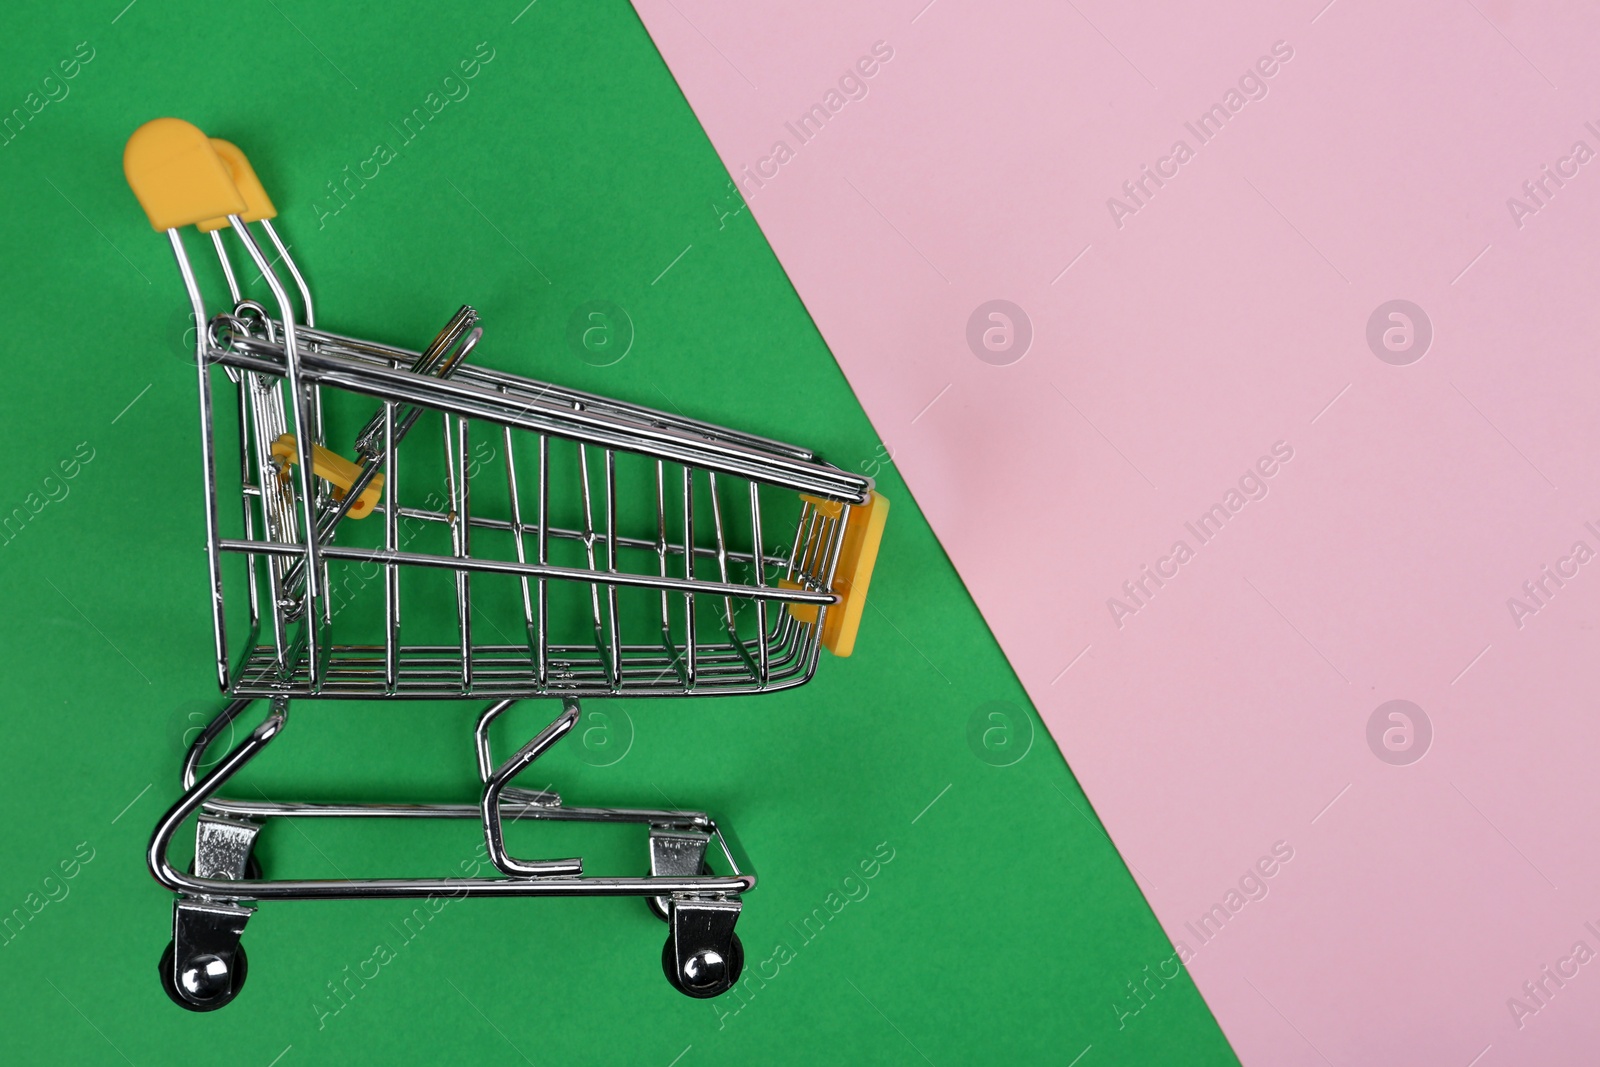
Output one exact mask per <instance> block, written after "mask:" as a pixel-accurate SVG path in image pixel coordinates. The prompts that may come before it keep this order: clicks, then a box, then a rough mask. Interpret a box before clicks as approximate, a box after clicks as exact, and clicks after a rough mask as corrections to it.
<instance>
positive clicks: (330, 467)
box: [272, 433, 383, 519]
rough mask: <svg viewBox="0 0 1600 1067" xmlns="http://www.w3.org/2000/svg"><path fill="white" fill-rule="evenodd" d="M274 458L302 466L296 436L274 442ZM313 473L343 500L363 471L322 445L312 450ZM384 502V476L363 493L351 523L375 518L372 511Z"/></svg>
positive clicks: (353, 508)
mask: <svg viewBox="0 0 1600 1067" xmlns="http://www.w3.org/2000/svg"><path fill="white" fill-rule="evenodd" d="M272 454H273V455H274V456H276V457H278V458H279V459H282V460H286V461H288V462H289V463H291V464H294V463H298V462H300V450H299V447H298V446H297V445H296V443H295V439H294V434H292V433H286V434H284V435H283V436H282V437H280V438H278V439H277V440H276V441H274V442H272ZM311 473H313V474H315V475H316V476H317V477H318V478H321V479H322V480H323V481H325V482H331V483H332V484H333V486H334V491H333V498H334V499H335V500H343V499H344V495H345V493H347V492H349V491H350V487H351V486H352V485H355V484H356V479H357V478H359V477H361V467H360V465H359V464H356V463H352V462H350V461H349V460H348V459H345V458H344V457H343V456H341V455H339V453H337V452H330V451H328V450H327V449H326V448H323V447H322V446H321V445H312V446H311ZM382 499H383V475H381V474H374V475H373V476H372V481H371V482H369V483H367V487H366V488H365V489H363V490H362V491H361V496H360V497H359V498H357V500H356V502H355V503H354V504H351V505H350V510H349V511H348V512H346V514H348V515H349V516H350V518H352V519H364V518H366V517H367V516H368V515H371V514H372V509H373V508H374V507H376V506H377V504H378V501H380V500H382Z"/></svg>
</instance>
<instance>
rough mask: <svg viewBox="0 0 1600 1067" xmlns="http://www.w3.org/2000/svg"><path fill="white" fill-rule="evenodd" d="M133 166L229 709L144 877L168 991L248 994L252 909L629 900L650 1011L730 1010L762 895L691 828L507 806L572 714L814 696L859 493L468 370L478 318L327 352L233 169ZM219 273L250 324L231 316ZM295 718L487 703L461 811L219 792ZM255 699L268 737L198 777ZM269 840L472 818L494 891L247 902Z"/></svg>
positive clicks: (190, 138) (197, 757)
mask: <svg viewBox="0 0 1600 1067" xmlns="http://www.w3.org/2000/svg"><path fill="white" fill-rule="evenodd" d="M123 163H124V170H125V173H126V175H127V179H128V182H129V184H130V186H131V187H132V188H133V191H134V193H135V195H136V196H137V197H138V199H139V201H140V204H141V205H142V206H143V207H144V209H145V212H146V214H147V215H148V216H149V219H150V222H151V224H152V226H154V228H155V229H156V230H157V231H163V230H164V231H166V234H167V237H168V239H169V241H170V242H171V245H172V251H173V253H174V254H175V256H176V258H177V263H178V270H179V273H180V274H181V276H182V279H183V286H184V291H185V292H186V293H187V295H188V298H189V306H190V310H191V312H192V314H193V316H194V324H195V330H196V339H195V356H196V361H197V365H198V371H199V373H198V382H199V401H200V448H201V454H202V458H203V476H202V477H203V487H204V491H205V526H206V547H207V561H208V567H209V591H210V600H211V610H212V614H213V619H214V623H215V633H216V644H215V670H216V680H217V682H218V683H219V685H220V687H221V688H222V690H223V692H224V693H225V694H226V695H227V696H228V698H230V699H229V702H228V703H226V705H225V706H224V707H223V708H222V709H221V710H220V712H219V713H218V714H217V715H216V717H215V718H214V719H213V720H212V721H211V722H210V724H209V725H208V726H207V727H206V728H205V729H204V730H203V731H201V733H200V734H199V736H198V737H197V738H196V739H195V740H194V742H193V744H192V745H191V746H190V747H189V749H188V753H187V755H186V757H185V759H184V762H183V774H182V779H183V794H182V797H181V798H180V799H179V800H178V802H177V803H176V804H174V805H173V806H172V808H171V809H170V810H169V811H168V812H167V813H166V814H165V815H164V816H163V817H162V818H161V820H160V822H159V823H158V824H157V826H156V830H155V833H154V835H153V837H152V839H151V842H150V850H149V864H150V869H151V872H152V873H153V874H154V875H155V878H156V880H157V881H158V882H160V883H161V884H162V885H163V886H165V887H166V888H168V889H170V890H172V891H173V892H175V893H176V894H177V899H176V901H175V903H174V908H173V936H172V943H171V944H170V945H169V946H168V947H167V950H166V952H165V954H164V955H163V957H162V960H161V964H160V973H161V981H162V984H163V987H164V988H165V990H166V992H167V994H168V996H170V997H171V998H172V1000H173V1001H175V1002H176V1003H177V1004H179V1005H180V1006H182V1007H185V1008H188V1009H191V1010H194V1011H209V1010H212V1009H215V1008H219V1007H222V1006H223V1005H225V1004H227V1003H229V1002H230V1001H232V1000H233V999H234V997H236V996H237V995H238V993H239V991H240V989H241V987H242V986H243V983H244V980H245V975H246V969H247V961H246V957H245V951H244V948H243V946H242V945H241V943H240V939H241V936H242V934H243V931H244V927H245V923H246V921H247V920H248V919H249V918H250V916H251V914H252V913H253V911H254V907H255V905H256V904H257V903H258V902H260V901H264V900H312V899H351V898H370V897H435V898H439V897H449V898H462V897H512V896H633V897H641V898H643V899H644V900H645V901H646V902H647V904H648V905H649V906H650V908H651V910H653V911H654V912H655V913H656V914H657V915H658V916H660V917H661V918H662V919H664V920H665V921H666V923H667V924H668V927H669V933H668V937H667V941H666V945H665V947H664V949H663V952H662V968H663V970H664V971H665V973H666V976H667V979H668V980H669V981H670V982H671V984H672V985H673V986H674V987H676V988H677V989H678V990H680V991H681V992H683V993H686V994H688V995H689V996H692V997H712V996H716V995H718V994H719V993H722V992H724V991H726V990H727V989H728V988H730V987H731V986H732V985H733V983H734V982H735V981H737V980H738V978H739V973H740V968H741V966H742V963H743V949H742V948H741V947H740V944H739V939H738V937H737V936H736V934H735V933H734V925H735V923H736V921H737V919H738V916H739V910H740V907H741V899H742V896H743V894H744V893H746V892H748V891H749V890H750V889H752V888H753V887H754V886H755V883H756V879H755V875H754V874H753V873H751V872H750V870H749V864H748V862H747V861H746V860H744V858H743V856H742V853H741V852H740V849H739V848H738V845H737V842H736V841H735V839H734V838H733V836H732V834H731V833H730V832H729V831H728V830H727V828H726V827H723V826H720V825H719V824H718V823H716V822H715V821H713V820H712V819H711V818H710V817H709V816H707V815H706V814H704V813H702V812H696V811H671V810H630V809H619V808H601V807H575V806H571V805H568V804H565V803H563V801H562V799H561V797H560V796H559V794H557V793H556V792H554V791H552V790H549V789H530V788H521V787H517V786H514V785H512V781H513V779H515V778H516V777H517V775H518V774H519V773H520V772H522V771H523V770H525V769H526V768H527V767H528V766H529V765H530V764H531V763H533V761H535V760H536V759H538V758H539V756H540V755H542V754H543V753H545V752H546V751H548V750H549V749H550V748H551V746H553V745H555V744H556V743H557V742H558V741H560V740H561V739H562V738H563V737H565V736H566V735H567V734H568V733H570V732H571V731H572V730H573V728H574V726H575V725H576V724H577V722H578V719H579V715H580V706H579V702H580V701H581V700H582V698H584V697H626V696H637V697H654V696H661V697H665V696H694V695H708V696H709V695H713V694H729V693H765V692H772V691H776V690H780V689H787V688H791V687H793V686H797V685H801V684H803V683H804V682H806V681H807V680H808V679H810V677H811V675H812V673H813V671H815V669H816V665H817V660H818V656H819V649H820V648H821V647H827V648H829V649H830V650H831V651H832V652H834V653H835V654H838V655H848V654H849V653H850V651H851V648H852V646H853V644H854V641H855V633H856V628H857V626H858V625H859V622H860V619H861V614H862V610H863V607H864V605H865V600H866V595H867V586H868V582H869V581H870V578H871V574H872V568H873V562H874V559H875V557H876V554H877V549H878V543H879V540H880V538H881V535H882V530H883V522H884V518H885V516H886V515H887V512H888V505H887V502H886V501H885V500H884V499H883V498H882V497H881V496H879V495H878V494H877V493H876V492H874V491H873V488H872V482H871V480H870V479H867V478H863V477H860V476H858V475H855V474H851V473H848V472H846V471H843V470H840V469H838V468H836V467H833V466H830V465H829V464H827V463H824V462H822V461H821V460H819V459H818V458H817V457H816V456H815V455H813V454H812V453H810V452H808V451H806V450H805V449H803V448H797V447H794V446H791V445H785V444H780V443H778V442H775V441H769V440H766V439H764V438H760V437H755V436H752V435H749V434H744V433H739V432H737V431H734V430H727V429H723V428H721V427H717V426H712V425H709V424H707V423H702V422H697V421H695V420H692V419H689V418H685V417H682V416H678V415H669V414H664V413H662V412H659V411H652V410H649V409H647V408H643V407H637V406H634V405H632V404H626V403H621V402H618V401H615V400H609V399H606V398H604V397H600V396H594V395H591V394H588V393H581V392H577V391H575V390H571V389H565V388H562V387H560V386H557V385H551V384H547V383H543V382H537V381H533V380H530V379H528V378H523V377H519V376H517V375H513V374H506V373H502V372H498V371H493V370H489V369H487V368H485V367H482V366H479V365H478V364H476V363H475V362H470V361H469V357H470V356H471V355H472V354H473V353H474V351H475V350H476V348H477V346H478V343H479V341H480V339H481V338H482V335H483V330H482V328H481V327H480V326H479V325H478V322H477V315H476V313H475V312H474V311H473V310H472V309H471V308H469V307H463V308H462V309H461V310H460V311H458V312H457V313H456V314H455V315H454V316H452V317H451V318H450V319H449V321H448V322H447V323H446V325H445V326H444V328H443V330H441V331H440V332H439V334H438V336H436V337H435V338H434V339H433V341H432V343H430V344H429V345H427V346H426V347H425V348H424V349H423V350H422V351H420V352H419V351H413V350H408V349H404V348H397V347H392V346H390V345H387V344H380V343H377V342H373V341H365V340H358V339H356V338H352V337H346V336H342V335H339V334H335V333H329V332H327V331H325V330H322V329H319V328H318V327H317V326H316V325H315V322H316V320H315V314H314V309H313V305H312V299H311V292H310V289H309V287H308V286H307V284H306V280H305V278H304V276H303V275H302V274H301V272H300V270H299V268H298V267H297V266H296V265H295V263H294V260H293V259H292V258H291V257H290V255H289V250H288V247H287V246H286V245H285V244H284V242H283V240H282V238H281V237H280V235H279V233H278V232H277V230H275V229H274V228H273V225H272V222H271V221H270V220H271V219H272V218H273V217H274V209H273V206H272V203H271V201H270V199H269V198H268V196H267V194H266V191H265V190H264V189H263V188H262V186H261V184H260V182H259V181H258V180H257V178H256V175H255V174H254V172H253V171H252V169H251V167H250V165H249V163H248V161H247V160H246V159H245V157H244V155H243V154H242V153H241V152H240V151H239V150H238V149H237V148H235V147H234V146H233V145H231V144H229V143H227V142H225V141H219V140H211V139H208V138H207V137H206V136H205V135H204V134H203V133H202V132H201V131H200V130H198V129H196V128H195V127H194V126H192V125H190V124H188V123H186V122H183V121H180V120H178V119H171V118H164V119H156V120H155V121H153V122H150V123H147V124H146V125H144V126H142V127H140V128H139V130H138V131H136V132H135V133H134V135H133V136H132V138H131V139H130V140H129V141H128V145H127V148H126V151H125V153H124V159H123ZM251 224H254V225H255V229H252V228H251ZM191 225H193V226H196V227H197V228H198V229H199V230H200V231H201V232H203V233H206V234H209V237H210V241H211V243H212V246H213V249H214V251H215V253H216V259H217V263H218V266H219V269H220V274H221V277H222V279H223V282H224V284H225V286H226V288H227V290H228V293H229V296H230V302H229V303H228V305H227V309H226V310H224V311H221V312H220V313H215V314H208V312H207V308H206V305H205V302H204V300H203V298H202V293H201V287H200V284H199V282H198V281H197V278H196V271H195V266H194V264H193V263H192V262H191V260H190V258H189V255H188V253H187V251H186V250H185V243H184V238H183V236H182V234H181V233H180V231H181V230H182V229H184V228H186V227H188V226H191ZM257 233H262V234H264V235H265V236H266V238H267V239H268V240H269V241H270V243H271V247H272V248H273V249H274V250H275V251H276V255H275V256H270V257H269V254H268V252H267V250H266V249H265V248H264V247H263V245H262V244H261V243H260V242H259V241H258V239H257V236H256V235H257ZM227 234H231V238H229V239H228V240H225V235H227ZM234 246H237V248H242V250H243V252H244V254H245V257H246V259H245V260H243V261H241V264H242V265H244V266H247V267H253V268H254V273H255V274H256V275H258V276H259V281H258V282H257V283H255V284H262V283H264V285H265V287H266V290H267V293H266V294H265V295H266V298H267V302H265V303H262V302H257V301H255V300H252V299H250V298H249V297H248V296H247V295H246V293H245V292H244V291H243V287H242V286H241V284H240V283H241V279H244V278H246V271H245V270H242V269H241V270H236V269H235V267H234V265H233V263H232V261H231V260H230V256H229V249H230V247H234ZM291 291H293V292H294V293H295V294H296V296H297V297H298V305H299V306H298V308H297V307H295V301H294V300H292V299H291V296H290V292H291ZM225 439H226V440H228V441H230V442H231V441H232V440H234V439H236V440H237V444H238V457H237V460H235V459H234V458H233V456H232V445H231V443H230V444H228V445H227V447H222V446H221V445H220V444H219V442H222V441H224V440H225ZM343 442H348V447H341V443H343ZM352 456H353V457H354V458H350V457H352ZM774 535H777V536H774ZM241 626H245V627H247V628H248V637H247V638H246V640H245V642H244V645H243V648H242V649H240V650H239V651H238V652H237V654H236V655H235V654H233V653H232V652H230V646H229V643H228V637H229V634H230V633H237V632H238V629H239V627H241ZM297 697H316V698H323V699H326V698H348V699H363V700H392V699H404V698H423V699H464V700H478V701H488V705H487V707H486V708H485V709H484V710H483V711H482V713H481V714H479V715H478V717H477V722H476V727H475V729H474V731H473V738H472V740H473V750H474V753H475V755H476V760H477V769H478V774H479V778H480V779H481V781H482V792H481V795H480V797H479V798H478V801H477V803H460V804H405V803H372V804H327V803H303V802H286V801H268V800H259V801H257V800H241V799H237V798H235V799H228V798H225V797H223V796H221V795H219V790H220V789H221V788H222V787H223V786H224V784H225V783H226V782H227V781H228V780H229V779H230V778H232V777H233V776H234V774H236V773H237V772H238V771H239V770H240V769H241V768H243V767H244V766H245V765H246V764H248V763H249V762H250V761H251V760H253V759H254V758H255V757H256V756H257V755H258V754H259V753H260V752H261V751H262V750H263V749H265V748H266V747H267V746H268V745H270V744H271V743H272V742H273V741H274V740H275V739H276V738H277V737H278V736H279V735H280V734H281V733H282V732H283V729H284V726H285V724H286V723H287V721H288V713H289V705H290V703H291V701H292V700H294V699H295V698H297ZM532 697H545V698H554V699H558V700H560V702H561V713H560V714H559V715H558V716H557V717H556V718H555V720H554V721H553V722H551V723H550V724H549V725H548V726H546V727H544V728H543V729H542V730H540V731H539V732H538V733H537V734H536V735H535V736H534V737H533V738H532V739H531V740H529V741H528V742H527V743H526V744H524V745H523V746H522V747H521V748H519V749H518V750H517V751H516V753H515V754H514V755H512V756H510V758H508V759H504V760H502V761H497V760H496V759H495V758H494V756H493V755H492V748H491V744H490V724H491V723H493V722H494V721H495V720H496V719H497V718H499V717H500V716H501V715H502V714H503V713H504V712H505V711H506V710H507V709H508V708H510V707H511V706H512V705H513V704H515V703H516V702H517V701H519V700H522V699H525V698H532ZM255 701H265V702H267V704H268V708H267V711H266V714H265V717H264V718H263V719H262V720H261V721H260V722H259V724H258V725H256V726H255V727H254V728H253V729H250V730H249V731H248V732H247V733H246V734H245V735H244V736H243V738H242V740H239V741H238V742H237V743H236V744H233V745H232V746H231V749H229V750H228V751H227V752H226V754H225V755H222V756H221V757H220V758H218V759H216V761H215V763H214V764H212V763H209V762H208V761H207V755H206V754H207V752H208V750H209V749H211V747H212V746H213V744H214V743H215V742H216V741H217V740H218V739H219V738H220V737H221V736H222V735H223V734H224V733H229V734H230V737H231V733H232V729H233V727H234V724H235V720H236V719H238V717H239V716H240V715H241V714H242V713H243V712H244V711H245V710H246V709H247V708H248V707H249V706H250V705H251V704H252V703H253V702H255ZM218 748H219V749H222V748H228V745H227V743H224V744H223V745H221V746H218ZM191 816H195V817H197V829H196V839H195V859H194V863H193V866H192V867H190V868H189V869H187V870H180V869H178V868H177V867H176V866H174V864H173V862H172V859H171V855H170V851H171V845H172V841H173V838H174V836H175V835H176V834H177V832H178V830H179V828H180V827H181V826H183V825H184V824H185V823H186V822H187V821H188V820H189V819H190V817H191ZM276 816H326V817H345V818H473V819H479V820H481V822H482V825H483V832H484V838H485V844H486V846H487V847H486V855H487V858H488V860H489V861H490V862H491V863H492V866H493V869H494V870H493V872H492V874H493V876H488V877H478V876H473V877H453V876H452V877H437V878H367V879H341V880H309V879H287V878H267V877H265V876H264V875H263V873H262V871H261V867H260V864H259V863H258V862H257V861H256V859H255V857H253V856H252V849H253V847H254V845H255V842H256V837H257V835H258V834H259V833H260V831H261V828H262V825H263V823H264V822H265V821H266V820H269V819H272V818H273V817H276ZM523 818H526V819H531V820H568V821H574V820H575V821H593V822H622V823H634V824H639V825H642V826H644V827H646V828H647V831H648V846H649V847H648V862H649V874H648V875H647V876H644V875H639V874H637V871H635V872H634V873H633V874H632V875H630V876H626V877H596V876H591V875H588V874H586V873H585V872H584V865H583V861H582V859H581V858H572V859H528V858H523V857H519V856H514V855H512V854H511V853H510V851H509V850H508V847H507V840H506V834H505V827H506V824H507V823H508V821H515V820H517V819H523ZM713 843H714V844H715V848H713V847H711V846H712V845H713ZM643 867H644V864H643V862H642V861H641V864H640V868H639V870H642V869H643Z"/></svg>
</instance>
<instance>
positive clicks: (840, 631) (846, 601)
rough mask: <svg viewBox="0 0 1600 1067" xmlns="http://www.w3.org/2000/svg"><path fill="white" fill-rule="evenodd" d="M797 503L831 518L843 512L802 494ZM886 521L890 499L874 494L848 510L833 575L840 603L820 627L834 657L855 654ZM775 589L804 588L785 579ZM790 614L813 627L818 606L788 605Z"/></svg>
mask: <svg viewBox="0 0 1600 1067" xmlns="http://www.w3.org/2000/svg"><path fill="white" fill-rule="evenodd" d="M800 499H802V500H804V501H805V502H806V503H808V504H810V505H811V506H812V507H814V508H816V509H817V510H818V511H821V512H822V513H823V514H825V515H827V516H828V517H830V518H837V517H838V516H839V515H840V513H841V512H843V510H844V505H843V504H841V503H840V502H839V501H837V500H826V499H824V498H822V497H814V496H809V495H807V494H805V493H802V494H800ZM888 518H889V499H888V497H886V496H884V495H883V494H882V493H880V492H878V491H877V490H873V491H872V496H871V499H869V500H868V501H867V502H866V503H865V504H855V505H852V506H851V508H850V522H849V525H847V526H846V527H845V531H844V545H843V546H842V547H841V548H840V549H839V564H838V566H837V567H835V568H834V571H833V592H834V593H835V594H836V595H837V596H838V597H839V603H837V604H835V605H834V606H833V607H831V608H829V609H828V618H827V621H826V622H824V623H823V625H822V647H823V648H826V649H827V650H828V651H829V652H832V653H833V654H834V655H835V656H848V655H850V653H852V652H854V651H855V647H856V634H857V632H858V631H859V630H860V629H861V615H862V613H863V612H864V611H865V610H866V607H867V587H868V586H870V585H871V584H872V569H873V567H874V566H875V565H876V564H877V562H878V548H879V546H880V545H881V544H882V543H883V527H884V523H885V522H887V521H888ZM808 551H809V550H808ZM778 586H779V588H782V589H800V588H803V586H801V585H800V584H799V583H797V582H792V581H790V580H789V579H787V578H783V579H780V580H779V581H778ZM789 614H791V615H793V616H794V617H795V618H796V619H797V620H799V621H800V622H804V623H814V622H816V621H817V606H816V605H815V604H790V605H789Z"/></svg>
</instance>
